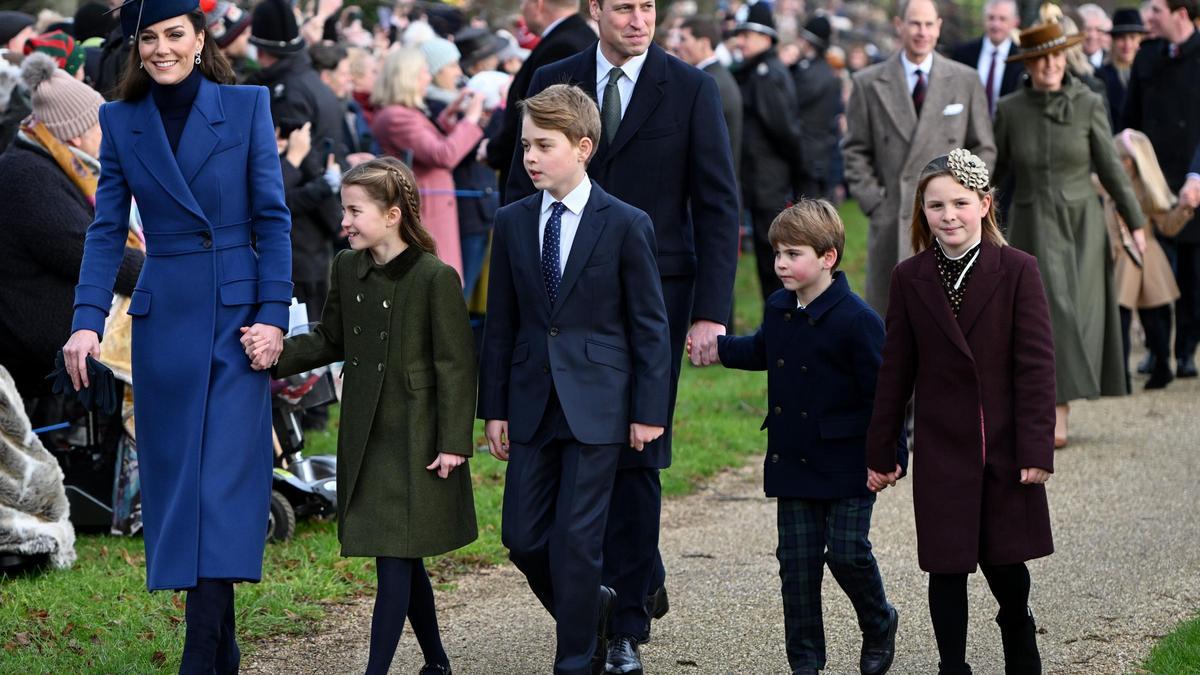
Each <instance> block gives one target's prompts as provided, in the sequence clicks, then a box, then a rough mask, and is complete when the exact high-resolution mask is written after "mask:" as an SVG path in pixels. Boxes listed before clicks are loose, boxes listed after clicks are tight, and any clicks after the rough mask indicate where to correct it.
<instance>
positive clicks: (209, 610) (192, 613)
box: [179, 579, 241, 675]
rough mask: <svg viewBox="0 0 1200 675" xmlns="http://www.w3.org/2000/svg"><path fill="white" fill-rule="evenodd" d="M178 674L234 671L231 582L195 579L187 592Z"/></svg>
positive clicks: (237, 660) (208, 674)
mask: <svg viewBox="0 0 1200 675" xmlns="http://www.w3.org/2000/svg"><path fill="white" fill-rule="evenodd" d="M184 617H185V620H186V622H187V634H186V636H185V637H184V639H183V659H182V662H181V663H180V665H179V673H180V675H196V674H200V673H203V674H204V675H211V674H212V673H214V672H215V673H217V674H218V675H225V674H226V673H236V672H237V671H238V665H239V663H240V661H241V652H240V651H239V650H238V646H237V630H236V627H235V626H234V606H233V582H231V581H226V580H223V579H198V580H197V581H196V587H195V588H192V589H189V590H188V592H187V609H185V610H184Z"/></svg>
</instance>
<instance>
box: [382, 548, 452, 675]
mask: <svg viewBox="0 0 1200 675" xmlns="http://www.w3.org/2000/svg"><path fill="white" fill-rule="evenodd" d="M375 569H376V575H377V576H378V579H379V588H378V590H377V591H376V593H375V612H374V614H372V615H371V655H370V657H369V658H368V660H367V675H386V674H387V672H388V668H390V667H391V665H392V657H393V656H394V655H395V654H396V645H397V644H399V642H400V634H401V633H403V632H404V617H405V615H407V616H408V619H409V621H411V622H412V627H413V632H414V633H416V636H417V643H418V644H419V645H421V653H422V654H423V655H424V656H425V662H426V663H430V664H439V665H443V666H448V665H450V659H449V657H447V656H446V650H445V649H443V648H442V636H441V635H440V634H439V632H438V623H437V610H436V608H435V607H434V604H433V586H432V585H431V584H430V583H429V575H428V574H427V573H426V572H425V565H424V564H422V562H421V559H420V558H376V559H375Z"/></svg>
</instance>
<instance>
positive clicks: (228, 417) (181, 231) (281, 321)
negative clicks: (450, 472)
mask: <svg viewBox="0 0 1200 675" xmlns="http://www.w3.org/2000/svg"><path fill="white" fill-rule="evenodd" d="M204 25H205V22H204V15H203V13H201V12H200V11H199V10H198V6H197V0H155V1H154V2H148V1H147V2H145V3H144V5H143V2H142V0H131V2H129V3H127V4H126V5H124V6H123V7H122V8H121V27H122V30H123V33H124V35H125V36H127V37H134V38H136V39H135V46H136V51H134V52H133V53H131V55H130V59H129V63H128V64H127V67H126V70H125V75H124V78H123V80H122V84H121V88H120V92H119V100H118V101H115V102H113V103H108V104H106V105H104V106H103V107H102V108H101V109H100V127H101V129H102V131H103V135H104V136H103V140H102V143H101V146H100V164H101V174H100V181H99V186H98V189H97V192H96V217H95V220H94V221H93V223H92V225H91V227H90V228H89V229H88V233H87V239H86V243H85V245H84V255H83V265H82V268H81V269H80V273H79V286H78V287H77V288H76V291H75V317H74V322H73V326H72V331H73V332H72V335H71V338H70V340H69V341H68V342H67V345H66V346H65V347H64V348H63V351H64V354H65V356H66V363H67V370H68V372H69V373H70V374H71V377H72V380H73V381H74V382H75V386H76V387H77V388H78V387H79V386H87V384H88V382H87V380H86V369H85V367H84V364H85V358H86V356H87V355H89V354H90V355H93V356H94V355H97V354H98V353H99V351H100V345H99V340H100V337H101V335H102V334H103V329H104V320H105V317H106V316H107V315H108V312H109V308H110V306H111V302H112V288H113V281H114V277H115V275H116V271H117V267H118V266H119V264H120V261H121V254H122V251H123V248H124V242H125V237H126V231H127V227H128V223H129V209H130V199H131V197H132V198H133V199H134V200H136V203H137V208H138V211H139V213H140V215H141V220H142V223H143V227H144V232H145V236H146V255H147V257H146V262H145V265H144V267H143V269H142V273H141V277H140V278H139V280H138V283H137V286H136V287H135V289H134V291H133V295H132V300H131V302H130V306H129V314H130V315H132V316H133V317H134V318H133V378H134V384H135V386H136V388H137V396H136V403H135V409H134V411H135V420H136V425H137V438H138V455H139V471H140V474H141V486H142V518H143V523H144V527H145V545H146V567H147V586H148V587H149V589H150V590H151V591H155V590H164V589H169V590H181V589H186V590H187V591H188V596H187V610H186V620H187V636H186V638H185V644H184V651H183V658H182V666H181V671H180V672H183V673H193V672H196V673H199V672H207V673H211V672H214V670H215V671H216V672H218V673H226V672H236V669H237V665H238V648H237V643H236V640H235V634H234V625H233V617H234V609H233V607H234V605H233V583H234V582H237V581H258V580H259V579H260V578H261V576H262V557H263V547H264V545H265V539H266V524H267V514H268V509H269V502H270V491H271V414H270V413H271V409H270V398H269V389H268V387H269V382H268V379H267V377H268V376H267V373H266V372H265V371H264V370H263V369H264V368H266V367H269V366H270V365H271V363H272V362H273V361H274V360H275V359H276V358H277V357H278V354H279V352H280V350H281V349H282V335H283V329H284V328H286V326H287V319H288V304H289V301H290V299H291V296H292V284H291V281H290V274H291V267H292V266H291V242H290V238H289V227H290V225H289V223H290V216H289V213H288V210H287V207H286V206H285V204H284V193H283V181H282V178H281V176H280V167H279V156H278V153H277V151H276V145H275V131H274V127H273V126H272V123H271V115H270V109H269V98H268V93H267V90H266V89H264V88H262V87H240V86H229V85H226V84H219V83H225V82H232V81H233V79H234V78H233V72H232V70H231V69H230V67H229V63H228V62H227V61H226V60H225V59H224V57H223V56H221V54H220V52H219V51H218V50H217V48H216V43H215V42H214V41H212V40H209V39H206V37H207V36H206V35H205V32H204ZM252 325H259V326H260V328H261V329H263V330H265V331H266V332H267V334H269V335H270V336H271V338H272V339H271V343H270V349H268V350H267V352H266V353H265V354H263V355H261V356H260V357H259V361H258V362H255V363H251V362H250V361H248V360H247V358H246V355H245V353H244V352H243V351H242V347H241V344H240V342H239V337H240V331H239V329H240V328H241V327H242V326H252Z"/></svg>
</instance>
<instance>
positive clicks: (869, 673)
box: [858, 607, 900, 675]
mask: <svg viewBox="0 0 1200 675" xmlns="http://www.w3.org/2000/svg"><path fill="white" fill-rule="evenodd" d="M888 611H889V613H890V615H891V616H890V618H889V619H888V627H887V630H886V631H884V632H883V634H882V635H876V636H874V637H867V636H866V635H864V636H863V644H862V653H861V654H860V655H859V657H858V669H859V671H861V672H862V674H863V675H883V674H884V673H886V672H887V671H888V668H891V667H892V659H894V658H896V628H897V627H898V626H899V625H900V613H899V612H897V611H896V608H895V607H892V608H890V609H889V610H888Z"/></svg>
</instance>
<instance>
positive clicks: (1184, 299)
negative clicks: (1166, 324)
mask: <svg viewBox="0 0 1200 675" xmlns="http://www.w3.org/2000/svg"><path fill="white" fill-rule="evenodd" d="M1158 243H1160V244H1162V247H1163V251H1164V252H1165V253H1166V254H1167V260H1169V261H1170V262H1171V269H1172V270H1174V271H1175V282H1176V283H1177V284H1178V285H1179V299H1178V300H1176V301H1175V358H1177V359H1186V358H1189V357H1193V356H1195V354H1196V346H1197V345H1198V344H1200V244H1192V243H1188V242H1181V241H1176V240H1174V239H1164V238H1163V237H1159V238H1158Z"/></svg>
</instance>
